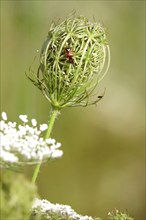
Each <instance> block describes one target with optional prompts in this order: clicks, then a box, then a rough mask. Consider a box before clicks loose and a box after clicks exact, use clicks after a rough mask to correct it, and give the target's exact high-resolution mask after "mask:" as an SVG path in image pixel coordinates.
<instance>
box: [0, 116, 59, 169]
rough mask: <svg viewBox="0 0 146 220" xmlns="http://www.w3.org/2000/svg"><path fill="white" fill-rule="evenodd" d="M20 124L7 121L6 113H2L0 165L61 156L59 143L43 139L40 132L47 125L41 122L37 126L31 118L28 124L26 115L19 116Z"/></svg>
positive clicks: (6, 165)
mask: <svg viewBox="0 0 146 220" xmlns="http://www.w3.org/2000/svg"><path fill="white" fill-rule="evenodd" d="M19 118H20V120H21V122H22V124H19V125H17V124H16V122H10V121H7V115H6V113H5V112H3V113H2V120H1V121H0V165H1V166H3V167H9V166H12V165H13V164H14V165H23V164H35V163H39V162H44V161H46V160H48V159H51V158H58V157H61V156H62V154H63V152H62V150H60V149H58V148H60V146H61V144H60V143H56V141H55V140H54V139H51V138H49V139H44V138H43V137H41V135H42V132H43V131H45V130H46V129H47V128H48V126H47V124H42V125H40V126H39V127H37V121H36V120H35V119H32V120H31V124H32V125H31V126H29V125H28V119H27V115H20V116H19Z"/></svg>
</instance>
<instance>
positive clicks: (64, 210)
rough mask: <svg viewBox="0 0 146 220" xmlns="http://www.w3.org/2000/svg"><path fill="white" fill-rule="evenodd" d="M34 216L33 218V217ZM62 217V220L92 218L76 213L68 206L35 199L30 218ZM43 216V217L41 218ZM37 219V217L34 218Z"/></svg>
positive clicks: (86, 219) (85, 219) (87, 219)
mask: <svg viewBox="0 0 146 220" xmlns="http://www.w3.org/2000/svg"><path fill="white" fill-rule="evenodd" d="M33 216H34V218H33ZM35 216H36V217H37V216H39V217H40V219H54V220H55V219H64V220H93V218H92V217H89V216H82V215H79V214H77V213H76V212H75V211H74V210H73V209H72V208H71V207H70V206H68V205H61V204H52V203H50V202H49V201H47V200H39V199H36V200H35V201H34V204H33V207H32V218H33V219H35ZM43 217H44V218H43ZM36 219H37V218H36Z"/></svg>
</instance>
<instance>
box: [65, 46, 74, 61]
mask: <svg viewBox="0 0 146 220" xmlns="http://www.w3.org/2000/svg"><path fill="white" fill-rule="evenodd" d="M65 56H66V58H67V60H68V61H69V62H70V63H73V52H72V49H71V48H65Z"/></svg>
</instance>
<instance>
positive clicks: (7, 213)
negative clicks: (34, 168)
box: [0, 170, 37, 220]
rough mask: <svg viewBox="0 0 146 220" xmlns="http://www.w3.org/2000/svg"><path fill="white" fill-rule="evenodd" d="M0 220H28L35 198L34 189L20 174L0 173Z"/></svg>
mask: <svg viewBox="0 0 146 220" xmlns="http://www.w3.org/2000/svg"><path fill="white" fill-rule="evenodd" d="M0 195H1V203H0V219H4V220H10V219H15V220H20V219H23V220H24V219H28V217H29V215H30V209H31V207H32V202H33V200H34V198H35V197H37V191H36V187H35V186H34V185H33V184H31V183H30V182H29V181H28V180H27V179H26V178H25V177H24V176H23V175H22V174H16V173H13V172H11V171H8V170H6V171H1V175H0Z"/></svg>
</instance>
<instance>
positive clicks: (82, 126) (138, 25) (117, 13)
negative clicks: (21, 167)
mask: <svg viewBox="0 0 146 220" xmlns="http://www.w3.org/2000/svg"><path fill="white" fill-rule="evenodd" d="M144 6H145V1H41V0H40V1H14V0H13V1H1V111H6V112H7V114H8V117H9V119H10V120H12V121H18V115H19V114H27V115H28V116H29V118H32V117H34V118H36V119H37V120H38V122H39V123H44V122H46V121H47V120H48V113H49V109H50V106H49V104H48V102H47V100H45V98H44V97H43V96H42V94H41V93H40V91H39V90H37V88H35V87H34V86H33V85H32V84H31V83H30V82H29V81H28V79H27V78H26V77H25V71H27V70H28V68H29V66H30V65H31V63H32V61H33V59H34V56H35V55H36V54H37V52H36V51H37V50H40V49H41V46H42V43H43V41H44V40H45V38H46V35H47V32H48V30H49V27H50V24H51V22H52V20H54V19H55V20H56V19H58V18H61V19H62V18H65V17H66V15H67V14H68V13H70V12H71V11H72V10H76V12H77V14H83V15H85V16H87V18H89V19H90V20H93V16H94V18H95V19H96V20H98V21H100V22H102V23H103V24H104V26H106V28H107V33H108V41H109V45H110V48H111V66H110V70H109V72H108V75H107V76H106V78H105V79H104V80H103V81H102V83H101V84H100V87H98V89H97V90H98V93H99V94H102V92H103V90H104V88H106V94H105V97H104V98H103V99H102V101H101V102H99V104H98V105H97V107H96V106H91V107H87V108H68V109H64V110H62V112H61V115H60V116H59V118H58V119H57V121H56V124H55V127H54V130H53V132H52V137H54V138H55V139H56V140H57V141H59V142H61V143H62V149H63V151H64V156H63V157H62V158H61V159H59V160H58V161H57V160H56V161H53V162H50V163H48V164H45V165H43V166H42V168H41V173H40V175H39V178H38V180H37V185H38V190H39V193H40V195H41V197H42V198H43V199H48V200H50V201H51V202H54V203H62V204H69V205H71V206H72V208H73V209H75V210H76V211H77V212H78V213H81V214H83V215H86V214H87V215H92V216H100V217H102V218H105V219H106V216H107V213H108V212H109V211H111V210H113V209H114V208H117V209H120V210H125V209H126V210H127V211H128V212H129V214H130V215H131V216H134V217H135V219H137V220H142V219H143V220H144V219H145V178H144V177H145V169H144V168H145V160H144V159H145V148H144V137H145V133H144V132H145V131H144V128H145V124H144V110H145V105H144V95H145V81H144V79H145V77H144V63H145V57H144V52H145V41H144V37H145V36H144V31H145V26H144V18H145V7H144ZM32 172H33V168H32V167H31V168H26V175H28V178H30V177H31V175H32Z"/></svg>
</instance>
